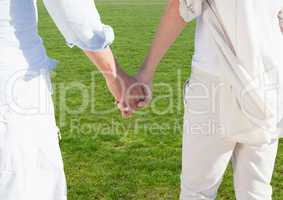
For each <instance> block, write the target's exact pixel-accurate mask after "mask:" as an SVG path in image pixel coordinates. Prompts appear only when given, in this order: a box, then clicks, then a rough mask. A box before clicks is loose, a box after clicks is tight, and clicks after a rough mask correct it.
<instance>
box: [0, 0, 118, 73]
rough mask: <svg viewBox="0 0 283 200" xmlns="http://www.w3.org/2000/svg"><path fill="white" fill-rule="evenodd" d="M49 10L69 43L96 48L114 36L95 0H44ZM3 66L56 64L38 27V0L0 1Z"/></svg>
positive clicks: (1, 59)
mask: <svg viewBox="0 0 283 200" xmlns="http://www.w3.org/2000/svg"><path fill="white" fill-rule="evenodd" d="M43 2H44V4H45V6H46V8H47V10H48V12H49V14H50V15H51V17H52V18H53V20H54V22H55V23H56V25H57V27H58V28H59V30H60V32H61V33H62V34H63V36H64V37H65V39H66V42H67V43H68V44H69V45H70V46H74V45H75V46H78V47H79V48H81V49H83V50H91V51H97V50H101V49H105V48H107V47H108V46H109V45H110V44H111V43H112V42H113V40H114V33H113V30H112V28H111V27H109V26H107V25H104V24H103V23H102V22H101V20H100V16H99V14H98V11H97V9H96V7H95V4H94V2H93V0H72V1H70V0H44V1H43ZM0 13H1V14H0V69H1V68H19V67H20V68H23V67H26V68H31V69H37V68H41V67H49V68H53V67H54V66H55V65H56V63H57V62H56V61H54V60H52V59H50V58H48V56H47V54H46V52H45V48H44V46H43V43H42V40H41V37H40V36H39V35H38V30H37V23H38V19H37V7H36V0H1V1H0Z"/></svg>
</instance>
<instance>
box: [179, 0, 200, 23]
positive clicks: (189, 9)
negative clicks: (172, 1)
mask: <svg viewBox="0 0 283 200" xmlns="http://www.w3.org/2000/svg"><path fill="white" fill-rule="evenodd" d="M179 2H180V4H179V11H180V16H181V17H182V18H183V19H184V20H185V21H186V22H190V21H192V20H193V19H195V18H196V17H197V16H199V15H201V13H202V4H203V0H179Z"/></svg>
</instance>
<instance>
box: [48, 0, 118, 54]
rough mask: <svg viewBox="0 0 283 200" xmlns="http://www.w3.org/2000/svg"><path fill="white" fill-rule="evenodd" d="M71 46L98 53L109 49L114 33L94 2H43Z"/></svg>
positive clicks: (66, 0) (88, 0)
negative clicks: (102, 19)
mask: <svg viewBox="0 0 283 200" xmlns="http://www.w3.org/2000/svg"><path fill="white" fill-rule="evenodd" d="M43 2H44V5H45V7H46V9H47V11H48V13H49V14H50V16H51V17H52V19H53V20H54V22H55V24H56V26H57V27H58V29H59V30H60V32H61V33H62V35H63V36H64V38H65V40H66V42H67V44H69V46H71V47H72V46H74V45H75V46H78V47H79V48H81V49H83V50H90V51H98V50H102V49H105V48H107V47H109V46H110V45H111V44H112V42H113V41H114V32H113V30H112V28H111V27H110V26H107V25H104V24H103V23H102V22H101V20H100V15H99V13H98V11H97V9H96V7H95V4H94V1H93V0H43Z"/></svg>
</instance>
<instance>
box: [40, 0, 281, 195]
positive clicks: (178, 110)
mask: <svg viewBox="0 0 283 200" xmlns="http://www.w3.org/2000/svg"><path fill="white" fill-rule="evenodd" d="M96 2H97V7H98V9H99V10H100V11H101V15H102V18H103V21H104V22H105V23H106V24H111V25H112V26H113V28H114V29H115V33H116V40H115V43H114V45H113V50H114V52H115V54H116V55H117V57H118V59H119V62H120V63H121V64H122V65H123V67H124V69H126V70H127V71H128V72H129V73H131V74H133V73H135V72H136V71H137V69H138V66H139V65H140V64H141V63H142V60H143V58H144V55H145V53H146V51H147V49H148V47H149V44H150V42H151V40H152V38H153V35H154V32H155V29H156V27H157V25H158V22H159V19H160V16H161V14H162V10H163V7H164V4H165V0H151V1H145V0H97V1H96ZM39 12H40V34H41V35H42V37H43V39H44V41H45V45H46V48H47V51H48V54H49V55H50V56H51V57H53V58H56V59H58V60H60V64H59V65H58V67H57V69H56V71H55V72H54V73H53V81H54V91H55V93H54V100H55V105H56V114H57V120H58V125H59V126H60V128H61V132H62V135H63V140H62V142H61V146H62V153H63V157H64V161H65V170H66V175H67V179H68V190H69V199H70V200H96V199H97V200H177V199H178V195H179V184H180V180H179V174H180V169H181V164H180V163H181V141H182V139H181V137H182V135H181V132H182V116H183V114H182V112H183V107H182V83H183V82H184V81H185V80H186V79H187V77H188V75H189V64H190V62H191V56H192V52H193V40H194V38H193V35H194V24H193V23H192V24H190V25H189V26H188V28H187V29H186V30H185V31H184V33H183V34H182V35H181V37H180V38H179V39H178V40H177V42H176V44H175V45H174V46H173V48H172V49H171V50H170V51H169V53H168V55H167V57H166V58H165V59H164V60H163V61H162V63H161V65H160V67H159V70H158V73H157V76H156V79H155V88H154V91H155V98H158V97H160V96H161V95H163V98H162V99H156V101H155V103H154V105H153V106H152V107H151V108H149V109H147V110H144V111H142V112H140V113H138V114H137V115H136V116H134V117H133V118H131V119H129V120H123V119H121V117H120V115H119V112H118V110H117V109H116V110H114V111H113V112H110V113H104V114H103V113H101V112H98V111H102V110H105V109H107V108H109V107H111V108H113V109H114V108H115V106H114V104H113V98H112V97H111V95H110V94H109V92H108V91H107V88H106V85H105V83H104V81H103V79H102V77H101V75H97V74H96V75H95V83H97V84H95V89H94V88H93V87H92V86H93V85H94V84H93V81H92V77H93V74H94V73H97V70H96V69H95V66H93V65H92V64H91V63H90V62H89V61H88V59H86V57H85V56H84V55H83V54H82V53H81V51H80V50H79V49H77V48H74V49H69V48H68V47H66V45H65V44H64V39H63V38H62V36H61V35H60V34H59V33H58V31H57V29H56V28H55V26H54V24H53V23H52V21H51V19H50V18H49V17H48V15H47V13H46V11H45V9H44V8H43V5H42V3H40V2H39ZM74 82H76V83H78V82H79V83H80V84H82V85H83V86H84V87H83V88H84V95H82V94H81V92H79V91H78V90H76V89H70V90H68V92H64V89H63V90H62V88H66V86H68V85H70V84H73V83H74ZM161 83H166V84H169V85H170V86H171V88H173V89H174V90H172V91H171V90H169V89H168V88H167V87H166V86H165V85H162V84H161ZM60 88H61V90H60ZM171 93H172V95H171ZM65 94H66V95H65ZM165 95H167V97H166V96H165ZM168 95H171V96H172V97H170V96H168ZM65 97H67V100H66V98H65ZM84 102H86V105H85V107H83V109H82V111H81V112H80V113H79V114H78V113H72V112H67V111H66V110H63V109H62V105H67V106H68V108H69V110H71V111H72V110H76V109H78V108H81V104H82V103H84ZM168 105H169V108H170V109H168V110H167V108H168ZM157 108H158V110H157ZM160 112H163V113H161V114H160ZM111 124H114V125H115V126H113V125H111ZM282 166H283V144H282V143H281V145H280V149H279V154H278V160H277V165H276V169H275V173H274V180H273V186H274V199H277V200H279V199H282V197H283V191H282V188H283V174H282V173H283V167H282ZM231 174H232V173H231V169H230V167H229V170H228V171H227V173H226V175H225V179H224V182H223V184H222V187H221V189H220V193H219V197H218V199H219V200H221V199H222V200H228V199H235V198H234V194H233V185H232V178H231V177H232V176H231Z"/></svg>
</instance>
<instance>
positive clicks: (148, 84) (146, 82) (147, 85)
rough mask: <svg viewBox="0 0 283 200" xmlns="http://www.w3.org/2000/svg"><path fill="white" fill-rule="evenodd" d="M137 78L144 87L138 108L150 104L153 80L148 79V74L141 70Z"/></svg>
mask: <svg viewBox="0 0 283 200" xmlns="http://www.w3.org/2000/svg"><path fill="white" fill-rule="evenodd" d="M135 78H136V80H137V81H138V83H139V85H140V87H141V88H142V89H143V94H144V96H143V99H140V101H139V102H138V104H137V107H138V108H144V107H147V106H149V104H150V102H151V99H152V80H151V79H148V76H147V74H146V73H144V72H143V71H140V72H139V73H138V74H137V75H136V76H135Z"/></svg>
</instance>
